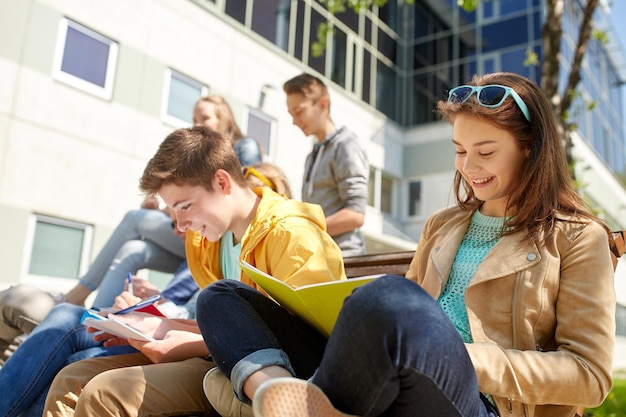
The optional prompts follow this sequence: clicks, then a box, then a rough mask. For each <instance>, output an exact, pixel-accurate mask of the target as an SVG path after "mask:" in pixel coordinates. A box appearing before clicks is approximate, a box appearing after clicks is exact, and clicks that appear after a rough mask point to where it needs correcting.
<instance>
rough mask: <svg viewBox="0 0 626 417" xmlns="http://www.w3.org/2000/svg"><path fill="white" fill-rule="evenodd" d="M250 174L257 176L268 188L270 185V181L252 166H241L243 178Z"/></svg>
mask: <svg viewBox="0 0 626 417" xmlns="http://www.w3.org/2000/svg"><path fill="white" fill-rule="evenodd" d="M250 175H252V176H254V177H256V178H258V179H259V180H260V181H261V182H262V183H263V184H265V185H267V186H268V187H270V188H273V187H272V182H271V181H270V180H268V179H267V178H266V177H265V175H263V174H261V173H260V172H259V171H257V170H256V169H255V168H254V167H244V168H243V177H244V178H246V179H247V178H248V177H249V176H250Z"/></svg>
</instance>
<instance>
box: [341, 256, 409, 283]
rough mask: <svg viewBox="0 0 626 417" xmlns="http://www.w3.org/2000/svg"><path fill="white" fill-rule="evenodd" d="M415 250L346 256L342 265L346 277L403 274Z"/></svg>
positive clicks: (407, 268)
mask: <svg viewBox="0 0 626 417" xmlns="http://www.w3.org/2000/svg"><path fill="white" fill-rule="evenodd" d="M413 255H415V251H412V250H408V251H402V252H389V253H375V254H372V255H359V256H347V257H345V258H343V266H344V268H345V270H346V276H347V277H348V278H354V277H361V276H364V275H376V274H395V275H402V276H404V275H405V274H406V272H407V271H408V270H409V264H410V263H411V260H412V259H413Z"/></svg>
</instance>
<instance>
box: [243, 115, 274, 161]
mask: <svg viewBox="0 0 626 417" xmlns="http://www.w3.org/2000/svg"><path fill="white" fill-rule="evenodd" d="M250 114H253V115H254V116H255V117H257V118H259V119H262V120H264V121H266V122H268V123H269V125H270V134H269V146H265V145H263V144H262V142H261V141H260V140H259V138H257V137H255V136H254V135H252V132H248V121H249V119H250ZM243 126H245V127H246V128H245V132H244V134H245V135H246V136H247V135H249V136H250V137H251V138H253V139H255V140H257V141H258V142H259V144H261V146H263V153H264V154H265V155H264V156H271V155H275V154H276V149H275V148H276V140H275V136H276V119H274V118H273V117H272V116H270V115H269V114H267V113H264V112H263V111H262V110H260V109H258V108H255V107H246V111H245V112H244V115H243Z"/></svg>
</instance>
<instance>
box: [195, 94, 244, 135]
mask: <svg viewBox="0 0 626 417" xmlns="http://www.w3.org/2000/svg"><path fill="white" fill-rule="evenodd" d="M203 101H206V102H207V103H212V104H214V105H215V114H216V115H217V119H218V121H219V122H218V128H217V130H218V132H219V133H221V134H222V136H224V137H225V138H226V139H228V140H229V141H230V143H231V144H233V145H234V144H235V142H237V141H238V140H239V139H241V138H243V137H244V135H243V133H241V129H239V126H237V122H235V116H233V111H232V110H231V109H230V106H229V105H228V103H227V102H226V100H224V98H223V97H222V96H218V95H215V94H211V95H208V96H204V97H200V99H199V100H198V101H197V102H196V105H198V103H201V102H203Z"/></svg>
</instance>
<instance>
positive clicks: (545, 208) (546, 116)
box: [436, 72, 609, 242]
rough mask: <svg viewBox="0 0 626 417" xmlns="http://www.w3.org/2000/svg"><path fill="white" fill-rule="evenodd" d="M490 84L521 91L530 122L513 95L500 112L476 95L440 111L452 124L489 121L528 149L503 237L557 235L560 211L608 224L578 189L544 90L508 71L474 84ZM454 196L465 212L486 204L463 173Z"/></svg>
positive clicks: (475, 80) (440, 105) (442, 105)
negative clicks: (463, 118) (464, 119)
mask: <svg viewBox="0 0 626 417" xmlns="http://www.w3.org/2000/svg"><path fill="white" fill-rule="evenodd" d="M488 84H498V85H504V86H507V87H510V88H512V89H513V90H515V92H516V93H517V94H518V95H519V96H520V97H521V99H522V100H523V101H524V103H526V106H527V107H528V111H529V115H530V120H531V121H530V122H529V121H528V120H526V118H525V117H524V115H523V113H522V111H521V110H520V108H519V107H518V106H517V104H516V103H515V101H514V100H513V98H512V97H507V98H506V99H505V101H504V103H502V105H501V106H499V107H497V108H488V107H484V106H482V105H480V104H479V103H478V101H477V100H476V96H475V95H474V96H472V97H470V99H469V100H467V101H465V102H463V103H456V102H448V101H447V100H442V101H440V102H439V103H438V104H437V110H436V111H437V112H438V113H439V114H440V115H441V116H442V117H443V118H444V119H446V120H449V121H450V122H451V123H453V122H454V118H455V117H456V116H457V115H458V114H471V115H473V116H476V117H479V118H481V119H483V120H486V121H487V122H489V123H491V124H493V125H494V126H496V127H497V128H499V129H502V130H506V131H508V132H510V133H511V134H512V135H513V136H514V137H515V139H516V140H517V144H518V146H519V148H520V149H521V150H527V151H528V157H527V158H525V160H524V162H523V163H522V167H521V172H520V178H519V186H518V188H517V190H515V191H514V192H513V193H512V194H511V196H510V197H509V200H508V202H507V209H511V210H512V211H513V212H514V213H515V214H514V215H513V216H512V217H511V218H510V219H509V220H508V221H507V222H506V224H505V226H504V230H503V232H502V233H503V235H506V234H512V233H515V232H518V231H523V230H528V236H527V239H529V240H535V241H538V242H542V241H544V240H545V239H547V238H549V237H550V236H551V235H552V234H553V233H554V229H555V226H556V222H557V220H558V218H557V216H556V214H557V213H562V214H566V215H568V214H569V215H575V216H577V217H578V218H586V219H591V220H595V221H598V222H599V223H600V224H603V225H604V223H603V222H602V221H600V219H598V218H597V217H596V216H595V215H593V214H592V213H591V212H590V211H589V210H588V209H587V208H586V205H585V203H584V201H583V199H582V198H581V197H580V195H578V193H577V192H576V189H575V188H574V185H573V183H572V178H571V176H570V172H569V169H568V166H567V159H566V156H565V150H564V148H563V145H562V144H561V140H560V137H559V134H558V131H557V126H556V122H555V119H554V116H553V113H552V110H551V107H550V103H549V102H548V99H547V98H546V96H545V94H544V93H543V92H542V91H541V89H540V88H539V87H538V86H537V85H536V84H535V83H533V82H532V81H530V80H528V79H526V78H524V77H522V76H520V75H517V74H512V73H506V72H499V73H493V74H487V75H483V76H475V77H474V78H473V79H472V81H471V82H470V83H469V85H473V86H483V85H488ZM454 192H455V196H456V201H457V204H458V205H459V207H461V208H462V209H465V210H476V209H478V208H479V207H480V205H481V204H482V203H483V202H482V201H481V200H479V199H478V198H476V195H475V194H474V191H473V189H472V187H471V185H470V184H468V183H467V181H465V179H464V178H463V176H462V175H461V174H460V172H458V171H457V172H456V173H455V176H454ZM605 228H606V226H605ZM608 232H609V230H608V228H607V233H608Z"/></svg>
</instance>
